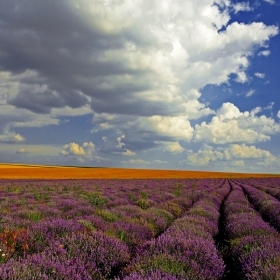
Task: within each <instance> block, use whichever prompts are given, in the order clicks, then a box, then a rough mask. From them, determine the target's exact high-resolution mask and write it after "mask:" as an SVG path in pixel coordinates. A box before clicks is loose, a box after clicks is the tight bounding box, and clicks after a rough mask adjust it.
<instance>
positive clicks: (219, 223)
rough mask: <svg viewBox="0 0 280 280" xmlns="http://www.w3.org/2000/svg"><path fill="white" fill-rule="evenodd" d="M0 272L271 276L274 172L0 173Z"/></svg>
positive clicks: (277, 193) (131, 277) (77, 278)
mask: <svg viewBox="0 0 280 280" xmlns="http://www.w3.org/2000/svg"><path fill="white" fill-rule="evenodd" d="M0 209H1V216H0V279H3V280H4V279H5V280H16V279H21V280H32V279H34V280H35V279H46V280H47V279H73V280H82V279H83V280H86V279H96V280H105V279H115V280H121V279H124V280H142V279H147V280H149V279H150V280H157V279H166V280H175V279H179V280H183V279H186V280H187V279H189V280H203V279H209V280H214V279H217V280H218V279H250V280H251V279H255V280H269V279H271V280H272V279H280V234H279V231H280V179H279V178H262V179H253V178H252V179H251V178H250V179H230V180H228V179H164V180H80V181H79V180H69V181H66V180H52V181H34V180H33V181H28V180H25V181H23V180H21V181H15V180H5V181H4V180H2V181H1V182H0Z"/></svg>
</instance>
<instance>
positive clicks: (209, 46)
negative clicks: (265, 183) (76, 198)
mask: <svg viewBox="0 0 280 280" xmlns="http://www.w3.org/2000/svg"><path fill="white" fill-rule="evenodd" d="M279 14H280V2H279V1H278V0H256V1H249V2H247V1H245V2H242V1H230V0H217V1H212V0H151V1H146V0H60V1H57V0H48V1H44V0H0V162H3V163H4V162H9V163H32V164H49V165H71V166H93V167H123V168H147V169H181V170H209V171H226V172H230V171H231V172H262V173H279V170H280V144H279V143H280V79H279V65H280V36H279V23H280V17H279Z"/></svg>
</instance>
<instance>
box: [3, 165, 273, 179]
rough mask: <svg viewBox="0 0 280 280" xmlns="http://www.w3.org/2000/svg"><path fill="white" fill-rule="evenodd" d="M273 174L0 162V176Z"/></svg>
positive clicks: (8, 177)
mask: <svg viewBox="0 0 280 280" xmlns="http://www.w3.org/2000/svg"><path fill="white" fill-rule="evenodd" d="M275 176H276V177H277V176H278V175H273V174H249V173H228V172H206V171H182V170H150V169H146V170H145V169H125V168H90V167H89V168H85V167H61V166H44V165H23V164H22V165H20V164H18V165H16V164H0V179H168V178H169V179H171V178H250V177H251V178H262V177H275Z"/></svg>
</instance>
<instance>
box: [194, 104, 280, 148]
mask: <svg viewBox="0 0 280 280" xmlns="http://www.w3.org/2000/svg"><path fill="white" fill-rule="evenodd" d="M257 112H260V109H259V108H257V109H254V110H252V112H251V113H249V112H248V111H245V112H240V111H239V109H238V108H237V107H236V106H235V105H233V104H232V103H229V102H227V103H224V104H223V105H222V106H221V108H220V109H218V110H217V115H216V116H214V117H213V118H212V120H211V121H210V122H209V123H206V122H202V123H201V124H200V125H199V124H197V125H195V132H194V141H195V142H200V141H205V142H209V143H215V144H225V143H234V142H244V143H255V142H263V141H268V140H270V136H269V135H272V134H275V133H278V132H279V131H280V124H279V123H276V122H275V121H274V119H272V118H268V117H266V116H265V115H262V116H255V114H256V113H257Z"/></svg>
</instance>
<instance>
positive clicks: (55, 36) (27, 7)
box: [0, 0, 175, 116]
mask: <svg viewBox="0 0 280 280" xmlns="http://www.w3.org/2000/svg"><path fill="white" fill-rule="evenodd" d="M134 28H135V33H136V34H137V30H138V32H140V31H139V30H140V28H138V29H137V26H135V27H134ZM136 34H133V33H132V32H128V31H124V32H123V34H121V36H120V34H113V35H112V34H103V33H100V31H99V30H98V29H97V28H94V27H93V26H91V27H89V25H88V24H87V23H86V21H85V20H84V19H83V18H82V17H81V15H79V14H78V12H77V11H74V10H72V9H70V6H69V5H68V4H67V1H54V0H50V1H35V0H34V1H30V0H2V1H1V3H0V41H1V44H0V69H1V70H2V71H9V72H11V73H12V74H14V75H16V74H22V73H23V72H25V71H26V70H34V71H36V73H37V75H36V76H32V77H29V76H28V77H25V78H20V79H21V80H20V83H21V85H22V84H24V85H26V87H27V88H21V87H20V89H19V92H18V94H17V95H16V96H12V97H9V98H8V100H7V101H8V103H9V104H11V105H14V106H16V107H18V108H26V109H28V110H30V111H32V112H35V113H43V114H46V113H50V111H51V109H52V108H61V107H64V106H69V107H71V108H78V107H81V106H83V105H85V104H87V103H88V99H87V98H85V96H83V94H85V95H87V96H89V97H90V98H92V101H91V107H92V109H93V110H94V111H96V112H98V113H101V112H109V113H116V114H128V115H144V116H147V115H148V116H150V115H155V114H158V115H165V114H166V113H167V111H168V112H169V113H170V114H173V113H175V112H173V109H172V107H170V108H168V106H166V105H165V104H164V103H163V102H162V103H161V102H147V103H146V104H143V102H142V100H140V99H139V98H138V97H137V96H135V93H136V92H137V93H138V94H139V92H140V93H141V92H142V91H144V90H147V89H150V88H151V87H152V86H153V85H152V84H153V79H152V77H150V78H149V79H147V76H148V75H149V74H151V73H147V72H145V73H144V72H141V71H140V70H135V69H131V68H130V67H129V66H128V65H126V63H125V61H123V63H119V62H115V63H114V62H102V63H101V62H99V61H98V58H99V56H100V54H101V53H103V52H104V50H111V49H112V50H116V49H122V48H124V43H125V42H126V40H127V39H128V40H135V41H137V44H138V45H140V46H141V42H140V39H139V37H137V35H136ZM143 37H144V36H143ZM145 40H146V41H147V40H149V34H146V38H145ZM145 40H143V41H145ZM146 43H147V42H146ZM143 44H145V42H143ZM123 74H128V75H131V76H132V77H136V76H137V79H140V80H143V81H145V83H142V84H141V85H138V86H136V85H134V84H129V83H127V84H122V85H120V86H119V87H114V88H112V89H110V90H104V89H102V88H100V84H101V83H102V82H104V81H105V79H106V77H110V76H115V75H123ZM14 79H15V80H16V78H14ZM34 84H37V85H38V87H39V86H40V85H43V84H46V85H48V87H47V89H46V90H45V91H42V90H41V91H40V92H36V91H32V92H30V91H29V89H28V85H34ZM116 105H117V106H116Z"/></svg>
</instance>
